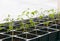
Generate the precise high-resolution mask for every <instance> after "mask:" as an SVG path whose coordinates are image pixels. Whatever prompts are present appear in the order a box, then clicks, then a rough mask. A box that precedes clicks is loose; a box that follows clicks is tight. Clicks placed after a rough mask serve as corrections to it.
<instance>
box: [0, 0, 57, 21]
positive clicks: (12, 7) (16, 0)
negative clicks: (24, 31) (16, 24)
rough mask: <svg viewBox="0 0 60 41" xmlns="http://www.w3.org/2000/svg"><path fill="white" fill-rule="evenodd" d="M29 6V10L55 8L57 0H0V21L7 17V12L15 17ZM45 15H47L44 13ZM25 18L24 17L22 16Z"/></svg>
mask: <svg viewBox="0 0 60 41" xmlns="http://www.w3.org/2000/svg"><path fill="white" fill-rule="evenodd" d="M27 8H29V9H30V10H35V9H37V10H41V8H43V10H45V9H55V10H57V0H0V22H3V19H4V18H6V17H7V15H8V14H10V15H11V17H13V18H17V16H18V15H19V14H22V11H24V10H26V9H27ZM46 15H48V14H47V13H46ZM24 18H26V17H24Z"/></svg>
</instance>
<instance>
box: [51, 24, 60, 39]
mask: <svg viewBox="0 0 60 41" xmlns="http://www.w3.org/2000/svg"><path fill="white" fill-rule="evenodd" d="M50 28H53V29H57V30H59V31H58V32H57V39H60V25H53V26H51V27H50Z"/></svg>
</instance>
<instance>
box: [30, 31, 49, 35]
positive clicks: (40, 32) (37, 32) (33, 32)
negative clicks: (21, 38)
mask: <svg viewBox="0 0 60 41" xmlns="http://www.w3.org/2000/svg"><path fill="white" fill-rule="evenodd" d="M30 33H32V34H37V35H43V34H46V33H48V32H44V31H39V30H35V31H32V32H30Z"/></svg>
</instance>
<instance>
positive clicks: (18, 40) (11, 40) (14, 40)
mask: <svg viewBox="0 0 60 41" xmlns="http://www.w3.org/2000/svg"><path fill="white" fill-rule="evenodd" d="M12 38H13V39H12ZM2 41H25V40H24V39H21V38H17V37H9V38H6V39H4V40H2Z"/></svg>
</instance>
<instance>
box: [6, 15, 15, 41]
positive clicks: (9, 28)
mask: <svg viewBox="0 0 60 41" xmlns="http://www.w3.org/2000/svg"><path fill="white" fill-rule="evenodd" d="M5 21H7V23H8V25H9V26H8V29H7V33H8V32H9V31H12V40H11V41H13V35H14V32H13V21H14V20H13V19H10V15H8V17H7V18H6V19H5Z"/></svg>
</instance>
